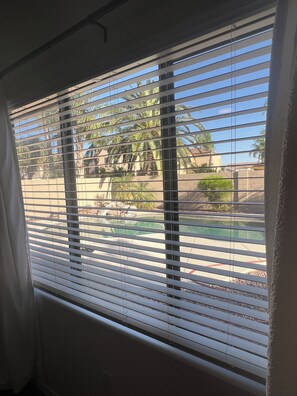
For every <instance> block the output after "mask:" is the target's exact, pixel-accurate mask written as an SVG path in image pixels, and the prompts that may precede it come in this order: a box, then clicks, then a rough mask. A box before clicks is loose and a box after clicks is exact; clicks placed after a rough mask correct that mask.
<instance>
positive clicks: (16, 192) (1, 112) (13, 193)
mask: <svg viewBox="0 0 297 396" xmlns="http://www.w3.org/2000/svg"><path fill="white" fill-rule="evenodd" d="M28 257H29V256H28V249H27V239H26V226H25V218H24V208H23V200H22V193H21V183H20V177H19V171H18V165H17V157H16V150H15V147H14V142H13V135H12V129H11V125H10V120H9V115H8V110H7V106H6V101H5V97H4V93H3V88H2V83H1V80H0V389H1V388H2V389H4V388H11V389H13V390H14V391H15V392H17V391H19V390H20V389H21V388H22V387H23V386H24V385H25V384H26V383H27V382H28V381H29V380H30V379H31V377H32V374H33V371H34V367H35V360H36V337H35V321H34V299H33V287H32V282H31V274H30V268H29V258H28Z"/></svg>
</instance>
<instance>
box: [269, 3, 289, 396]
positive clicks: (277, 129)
mask: <svg viewBox="0 0 297 396" xmlns="http://www.w3.org/2000/svg"><path fill="white" fill-rule="evenodd" d="M271 65H272V66H271V75H270V92H269V100H268V115H267V140H266V159H265V160H266V175H265V176H266V177H265V180H266V181H265V183H266V185H265V194H266V198H265V201H266V202H265V205H266V243H267V258H268V284H269V289H268V290H269V304H270V306H269V311H270V341H269V351H268V378H267V395H269V396H281V395H284V396H296V395H297V0H280V1H279V3H278V7H277V13H276V22H275V30H274V37H273V50H272V63H271Z"/></svg>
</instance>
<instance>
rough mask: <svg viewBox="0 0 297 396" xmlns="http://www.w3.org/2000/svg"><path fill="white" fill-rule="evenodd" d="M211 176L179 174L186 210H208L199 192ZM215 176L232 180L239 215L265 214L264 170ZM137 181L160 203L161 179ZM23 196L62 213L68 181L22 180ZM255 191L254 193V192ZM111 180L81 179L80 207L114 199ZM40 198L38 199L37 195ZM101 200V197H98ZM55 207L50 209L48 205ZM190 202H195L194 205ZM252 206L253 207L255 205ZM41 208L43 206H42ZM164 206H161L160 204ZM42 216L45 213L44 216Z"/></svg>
mask: <svg viewBox="0 0 297 396" xmlns="http://www.w3.org/2000/svg"><path fill="white" fill-rule="evenodd" d="M208 175H210V174H208V173H196V174H183V175H179V176H178V178H179V180H178V181H179V191H180V192H179V199H180V209H182V210H203V209H204V210H205V209H207V207H205V205H204V206H203V205H201V204H200V203H199V202H203V201H205V198H204V196H203V194H202V193H200V192H198V191H197V189H198V183H199V180H201V179H204V178H207V176H208ZM211 175H212V176H215V175H220V176H223V177H226V178H232V180H233V186H234V190H236V191H235V192H234V193H233V197H232V200H233V202H239V203H241V204H240V205H234V210H236V211H239V212H250V213H251V212H255V213H259V212H260V213H261V212H263V204H262V203H263V199H264V193H263V190H264V171H263V170H240V171H238V172H218V173H211ZM133 182H145V183H149V189H150V190H151V191H154V192H155V197H156V200H159V201H162V199H163V194H162V188H163V182H162V179H161V177H159V176H157V177H147V176H136V177H134V178H133ZM22 186H23V194H24V198H25V204H26V207H27V208H29V209H38V210H45V211H47V212H48V211H50V212H53V213H54V212H59V211H62V210H63V206H64V203H65V201H64V199H65V190H64V180H63V178H59V179H34V180H22ZM251 190H253V191H254V192H252V191H251ZM109 191H110V178H101V177H98V178H77V194H78V199H79V206H81V207H85V206H87V207H96V206H97V204H96V202H97V201H96V199H99V200H103V201H104V200H108V199H110V198H111V196H110V192H109ZM37 195H38V198H34V196H37ZM96 197H97V198H96ZM49 201H50V203H51V206H50V207H48V203H49ZM188 202H195V204H191V203H188ZM251 203H252V204H251ZM39 205H42V206H40V207H39ZM160 205H161V204H160ZM160 205H159V206H160ZM39 215H40V216H45V214H42V213H40V214H39Z"/></svg>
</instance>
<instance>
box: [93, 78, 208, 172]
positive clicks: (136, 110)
mask: <svg viewBox="0 0 297 396" xmlns="http://www.w3.org/2000/svg"><path fill="white" fill-rule="evenodd" d="M149 84H150V81H147V82H146V85H145V86H148V87H149ZM145 86H143V84H142V83H140V82H139V83H137V87H138V88H139V92H137V93H134V94H131V95H129V96H126V97H123V98H122V99H123V103H122V104H121V106H120V107H119V108H118V109H117V113H116V114H112V116H107V117H106V115H104V116H105V118H106V119H110V124H108V125H109V126H110V128H109V132H108V133H107V134H106V132H105V134H104V133H103V134H102V132H100V129H101V128H100V120H97V121H98V122H97V126H99V128H98V129H97V130H95V131H94V132H93V133H92V134H91V137H92V139H95V140H93V141H92V144H91V145H90V149H92V153H93V154H97V155H98V154H99V153H100V152H101V150H102V147H103V144H105V145H107V147H108V149H107V151H108V155H107V159H106V164H107V165H109V166H113V167H114V166H116V165H119V164H121V165H125V167H126V168H127V170H128V171H130V172H138V173H139V174H160V173H161V171H162V150H163V147H162V140H161V111H160V107H161V105H160V95H159V93H160V91H159V88H158V87H157V88H148V89H147V90H143V89H141V88H143V87H145ZM175 111H176V112H177V114H176V116H175V123H176V124H177V126H176V145H177V157H178V161H179V166H180V167H182V168H183V169H189V168H191V167H192V166H193V165H194V164H193V154H192V151H191V148H197V147H199V148H200V149H202V150H204V151H206V152H207V153H208V154H209V157H210V162H211V153H213V150H214V145H213V143H212V140H211V134H210V133H209V132H203V131H204V127H203V125H202V124H201V123H200V122H199V121H198V120H194V119H193V117H192V115H191V109H190V108H189V107H187V106H181V105H177V106H175ZM104 116H103V117H101V118H103V119H104ZM102 121H103V120H102ZM102 121H101V122H102ZM106 125H107V123H106V121H105V123H104V125H103V126H105V127H106ZM188 125H191V128H192V130H191V129H190V127H189V126H188ZM193 128H194V129H195V131H197V132H199V131H200V132H201V133H199V134H195V133H194V134H193ZM105 130H106V128H105ZM104 136H105V138H104V139H103V137H104ZM96 137H97V138H98V140H96ZM94 148H96V149H97V152H96V150H94Z"/></svg>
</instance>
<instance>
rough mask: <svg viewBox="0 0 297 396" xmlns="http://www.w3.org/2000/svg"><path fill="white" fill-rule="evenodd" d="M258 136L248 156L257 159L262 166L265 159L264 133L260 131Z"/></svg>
mask: <svg viewBox="0 0 297 396" xmlns="http://www.w3.org/2000/svg"><path fill="white" fill-rule="evenodd" d="M260 135H261V136H259V137H258V138H257V139H256V140H255V142H254V143H253V151H252V152H251V153H250V154H251V155H252V156H253V157H254V158H258V163H259V164H263V163H264V159H265V137H264V135H265V131H264V130H262V131H261V132H260Z"/></svg>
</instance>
